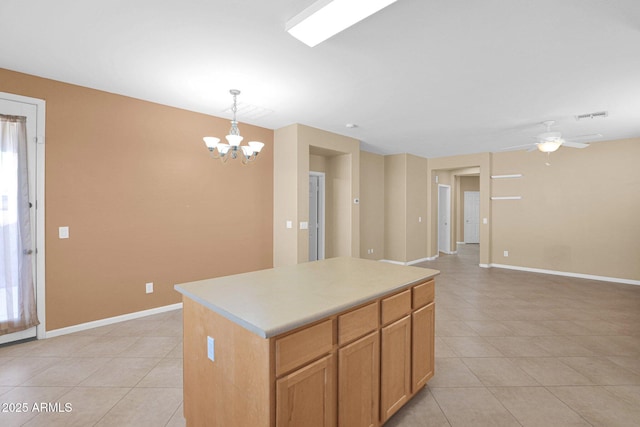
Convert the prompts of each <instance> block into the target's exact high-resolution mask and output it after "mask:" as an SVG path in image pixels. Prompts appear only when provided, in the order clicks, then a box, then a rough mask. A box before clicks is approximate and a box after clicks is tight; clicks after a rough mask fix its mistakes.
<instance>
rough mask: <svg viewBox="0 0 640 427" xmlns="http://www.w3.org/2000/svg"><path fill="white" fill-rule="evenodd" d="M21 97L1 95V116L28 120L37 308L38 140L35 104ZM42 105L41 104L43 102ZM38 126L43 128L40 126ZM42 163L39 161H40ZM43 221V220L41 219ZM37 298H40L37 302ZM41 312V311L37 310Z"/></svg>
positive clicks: (33, 331) (19, 335)
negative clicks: (24, 100) (22, 99)
mask: <svg viewBox="0 0 640 427" xmlns="http://www.w3.org/2000/svg"><path fill="white" fill-rule="evenodd" d="M20 98H21V97H17V96H15V95H10V94H2V93H0V114H5V115H12V116H24V117H26V118H27V141H28V142H27V160H28V165H27V168H28V171H29V201H30V202H31V205H32V208H31V236H32V237H31V239H32V241H33V248H31V249H30V250H31V251H32V253H31V254H30V255H27V256H28V258H29V259H30V260H31V263H32V268H33V278H34V294H35V296H36V306H38V305H39V304H40V303H42V304H43V302H42V298H41V295H39V294H38V291H39V290H38V286H37V282H38V273H39V272H38V271H37V268H36V267H37V256H38V252H39V251H38V248H39V239H40V240H41V234H42V232H41V231H40V230H38V229H37V225H38V223H39V221H40V219H39V218H38V216H37V215H36V205H37V202H36V200H37V199H36V197H37V194H38V191H37V190H38V182H39V178H40V177H38V176H37V171H38V160H39V159H38V154H37V153H38V151H39V150H38V149H37V143H36V138H37V136H38V117H39V114H38V104H34V103H31V102H21V101H19V100H17V99H20ZM42 104H44V102H42ZM41 126H44V124H42V125H41ZM40 161H42V160H40ZM42 182H44V178H42ZM42 221H43V219H42ZM39 297H40V298H39ZM3 300H4V298H3V299H0V304H4V302H2V301H3ZM38 308H40V307H38ZM6 311H7V310H5V309H4V307H0V316H1V315H2V313H3V312H4V313H6ZM41 313H43V312H42V311H41V310H38V317H39V318H41V320H40V321H41V322H43V320H42V317H43V314H41ZM37 331H38V329H37V328H36V327H35V326H34V327H33V328H29V329H27V330H25V331H20V332H15V333H12V334H5V335H2V336H0V344H4V343H7V342H12V341H18V340H22V339H27V338H32V337H35V336H36V335H37Z"/></svg>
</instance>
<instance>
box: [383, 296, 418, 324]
mask: <svg viewBox="0 0 640 427" xmlns="http://www.w3.org/2000/svg"><path fill="white" fill-rule="evenodd" d="M381 311H382V324H383V325H386V324H387V323H391V322H394V321H396V320H398V319H400V318H401V317H403V316H405V315H407V314H409V312H411V289H407V290H406V291H402V292H400V293H399V294H395V295H393V296H390V297H388V298H385V299H383V300H382V310H381Z"/></svg>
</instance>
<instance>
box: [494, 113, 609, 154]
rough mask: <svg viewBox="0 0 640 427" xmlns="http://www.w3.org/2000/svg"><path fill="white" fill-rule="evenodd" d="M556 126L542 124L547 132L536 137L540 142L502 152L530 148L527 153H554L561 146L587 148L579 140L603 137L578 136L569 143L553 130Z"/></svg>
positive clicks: (552, 121) (505, 149)
mask: <svg viewBox="0 0 640 427" xmlns="http://www.w3.org/2000/svg"><path fill="white" fill-rule="evenodd" d="M554 124H555V120H547V121H545V122H542V123H541V125H543V126H545V127H546V128H547V130H546V132H543V133H541V134H538V135H537V136H536V137H535V138H536V139H537V140H538V142H535V143H530V144H524V145H515V146H512V147H505V148H503V149H502V151H508V150H518V149H523V148H527V147H529V150H527V151H534V150H536V149H538V150H539V151H542V152H543V153H553V152H554V151H556V150H557V149H558V148H560V146H565V147H571V148H587V147H588V146H589V144H587V143H584V142H578V140H586V139H596V138H600V137H602V135H601V134H599V133H597V134H591V135H582V136H577V137H574V138H572V141H567V140H565V139H564V138H562V134H561V133H560V132H558V131H553V130H551V128H552V127H553V125H554Z"/></svg>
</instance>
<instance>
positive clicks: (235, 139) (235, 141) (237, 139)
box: [225, 135, 243, 147]
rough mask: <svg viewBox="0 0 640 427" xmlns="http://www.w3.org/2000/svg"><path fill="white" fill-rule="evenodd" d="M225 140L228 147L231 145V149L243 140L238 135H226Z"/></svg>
mask: <svg viewBox="0 0 640 427" xmlns="http://www.w3.org/2000/svg"><path fill="white" fill-rule="evenodd" d="M225 138H227V141H228V142H229V145H231V146H232V147H237V146H238V145H240V143H241V142H242V140H243V138H242V136H240V135H227V136H226V137H225Z"/></svg>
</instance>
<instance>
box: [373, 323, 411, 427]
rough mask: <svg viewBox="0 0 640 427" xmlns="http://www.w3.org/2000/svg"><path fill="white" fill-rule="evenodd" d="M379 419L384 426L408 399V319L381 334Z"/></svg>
mask: <svg viewBox="0 0 640 427" xmlns="http://www.w3.org/2000/svg"><path fill="white" fill-rule="evenodd" d="M381 353H382V354H381V358H380V418H381V421H382V422H384V421H386V420H387V419H389V417H391V415H393V414H394V413H395V412H396V411H397V410H398V409H400V408H401V407H402V405H404V404H405V403H406V402H407V401H408V400H409V397H410V396H411V316H405V317H403V318H402V319H400V320H398V321H396V322H395V323H392V324H391V325H388V326H385V327H383V328H382V330H381Z"/></svg>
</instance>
